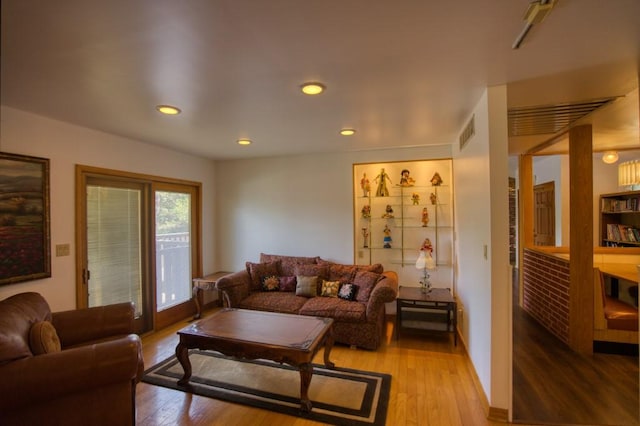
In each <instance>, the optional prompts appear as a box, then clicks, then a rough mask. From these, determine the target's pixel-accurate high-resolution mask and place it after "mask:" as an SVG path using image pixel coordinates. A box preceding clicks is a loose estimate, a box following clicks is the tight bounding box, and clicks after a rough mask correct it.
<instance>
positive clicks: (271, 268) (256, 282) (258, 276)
mask: <svg viewBox="0 0 640 426" xmlns="http://www.w3.org/2000/svg"><path fill="white" fill-rule="evenodd" d="M279 264H280V261H277V260H276V261H273V262H263V263H251V262H246V263H245V265H246V267H247V272H249V276H250V277H251V290H252V291H259V290H260V289H261V288H262V279H263V278H264V277H267V276H269V275H276V276H278V275H280V270H279Z"/></svg>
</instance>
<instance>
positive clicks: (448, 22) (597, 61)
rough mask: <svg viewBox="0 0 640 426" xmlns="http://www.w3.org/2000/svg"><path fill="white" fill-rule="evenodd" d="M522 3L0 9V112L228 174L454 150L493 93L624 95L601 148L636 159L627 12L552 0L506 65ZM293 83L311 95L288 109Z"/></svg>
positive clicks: (195, 1)
mask: <svg viewBox="0 0 640 426" xmlns="http://www.w3.org/2000/svg"><path fill="white" fill-rule="evenodd" d="M528 4H529V0H473V1H472V0H456V1H453V0H440V1H434V0H397V1H393V2H392V1H383V0H339V1H338V0H325V1H317V0H316V1H313V0H306V1H300V0H297V1H296V0H270V1H259V0H254V1H251V0H224V1H223V0H220V1H214V0H183V1H176V0H154V1H150V0H108V1H105V0H56V1H45V0H3V1H2V28H1V30H2V50H1V68H0V72H1V89H2V90H1V102H2V104H3V105H7V106H10V107H14V108H18V109H22V110H27V111H32V112H34V113H37V114H41V115H44V116H49V117H52V118H55V119H59V120H63V121H67V122H71V123H75V124H78V125H82V126H86V127H90V128H94V129H98V130H103V131H105V132H109V133H113V134H117V135H122V136H125V137H129V138H133V139H137V140H142V141H146V142H150V143H154V144H158V145H163V146H168V147H172V148H174V149H178V150H181V151H184V152H188V153H193V154H197V155H201V156H206V157H210V158H214V159H231V158H249V157H261V156H273V155H289V154H300V153H319V152H340V151H351V150H365V149H377V148H394V147H407V146H421V145H429V144H449V143H455V142H457V140H458V136H459V134H460V132H461V130H462V128H463V127H464V125H465V122H466V120H468V118H469V115H470V114H471V112H472V109H473V108H474V106H475V105H476V103H477V102H478V100H479V99H480V97H481V95H482V93H483V91H484V89H485V87H487V86H492V85H501V84H507V85H508V86H507V87H508V104H509V106H510V107H517V106H531V105H544V104H550V103H559V102H571V101H580V100H585V99H594V98H600V97H604V96H624V95H629V94H631V95H630V98H631V99H632V100H631V101H630V102H628V104H629V106H628V108H631V109H632V111H631V112H630V113H629V112H628V110H627V109H625V111H627V112H626V117H627V118H623V119H622V122H623V123H622V124H623V125H625V126H627V127H630V128H631V133H630V134H629V133H626V132H625V136H624V137H622V139H620V138H621V136H617V138H618V139H608V140H607V141H606V143H608V144H609V145H610V146H616V145H618V144H623V145H625V146H626V145H628V144H631V145H632V146H640V139H639V138H638V104H639V101H638V95H637V90H636V89H637V87H638V64H639V63H640V1H638V0H607V1H603V0H558V2H557V4H556V6H555V7H554V9H553V10H552V11H551V13H550V15H549V16H548V17H547V18H546V19H545V20H544V22H542V23H541V24H540V25H536V26H534V27H533V29H532V30H531V31H530V33H529V34H528V36H527V38H526V39H525V41H524V43H523V44H522V46H521V48H520V49H519V50H513V49H512V48H511V45H512V43H513V42H514V40H515V39H516V36H517V35H518V34H519V33H520V31H521V30H522V28H523V25H524V21H523V15H524V12H525V10H526V9H527V6H528ZM308 80H317V81H321V82H323V83H325V84H326V85H327V87H328V89H327V91H326V92H325V93H324V94H322V95H320V96H317V97H308V96H305V95H302V94H301V93H300V92H299V85H300V84H301V83H302V82H304V81H308ZM634 90H635V92H634ZM633 96H635V101H634V100H633ZM630 98H629V97H628V98H626V99H630ZM161 103H168V104H173V105H176V106H178V107H180V108H182V110H183V113H182V114H181V115H179V116H175V117H166V116H161V115H160V114H158V113H157V112H156V111H155V110H154V106H155V105H156V104H161ZM605 108H613V106H612V105H610V106H608V107H605ZM619 109H621V108H619ZM634 113H635V114H634ZM623 117H624V115H623ZM630 121H631V122H630ZM607 123H611V121H607ZM608 125H609V126H611V124H608ZM342 127H353V128H355V129H357V131H358V133H357V134H356V135H355V136H353V137H348V138H347V137H343V136H340V135H339V134H338V131H339V129H340V128H342ZM609 133H616V132H614V131H609ZM548 137H549V135H545V136H543V137H542V138H548ZM239 138H250V139H252V140H253V142H254V143H253V144H252V145H251V146H249V147H241V146H238V145H237V144H236V143H235V141H236V140H237V139H239ZM540 138H541V137H538V138H536V140H534V141H532V140H531V138H526V139H527V140H517V139H513V140H512V141H511V142H510V151H511V152H512V153H515V152H518V151H522V150H523V149H528V148H529V147H530V146H532V145H533V144H535V143H537V141H538V140H539V139H540ZM521 139H522V138H521ZM597 139H598V140H600V139H599V138H597ZM623 139H624V140H625V142H622V140H623ZM602 143H605V141H604V140H602Z"/></svg>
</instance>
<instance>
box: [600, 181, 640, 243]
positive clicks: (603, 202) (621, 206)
mask: <svg viewBox="0 0 640 426" xmlns="http://www.w3.org/2000/svg"><path fill="white" fill-rule="evenodd" d="M600 245H601V246H602V247H640V191H627V192H616V193H612V194H602V195H600Z"/></svg>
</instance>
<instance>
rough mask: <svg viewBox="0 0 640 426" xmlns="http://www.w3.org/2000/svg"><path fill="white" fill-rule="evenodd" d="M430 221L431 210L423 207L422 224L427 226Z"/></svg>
mask: <svg viewBox="0 0 640 426" xmlns="http://www.w3.org/2000/svg"><path fill="white" fill-rule="evenodd" d="M428 223H429V210H427V208H426V207H425V208H423V209H422V226H423V227H425V226H427V224H428Z"/></svg>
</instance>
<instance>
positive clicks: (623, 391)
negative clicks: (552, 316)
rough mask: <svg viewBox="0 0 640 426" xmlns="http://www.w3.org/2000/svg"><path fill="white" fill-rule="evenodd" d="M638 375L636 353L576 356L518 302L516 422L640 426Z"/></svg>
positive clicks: (515, 310) (515, 328)
mask: <svg viewBox="0 0 640 426" xmlns="http://www.w3.org/2000/svg"><path fill="white" fill-rule="evenodd" d="M514 295H517V291H516V289H514ZM514 302H515V301H514ZM638 379H639V376H638V357H637V356H626V355H610V354H602V353H595V354H594V355H593V356H585V355H580V354H577V353H575V352H573V351H572V350H571V349H569V347H568V346H567V345H566V344H564V343H563V342H561V341H559V340H558V339H557V338H556V337H555V336H553V335H552V334H551V333H549V332H548V331H546V330H545V329H544V328H543V327H542V326H540V325H539V324H538V322H536V321H535V320H534V319H533V318H532V317H530V316H529V314H527V313H526V312H525V311H524V310H523V309H521V308H520V307H519V306H518V304H517V303H514V308H513V420H514V423H521V422H522V423H525V422H526V423H536V424H570V425H573V424H576V425H577V424H580V425H582V424H584V425H620V426H627V425H628V426H632V425H635V426H637V425H640V414H639V412H640V408H639V403H638V381H639V380H638Z"/></svg>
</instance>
